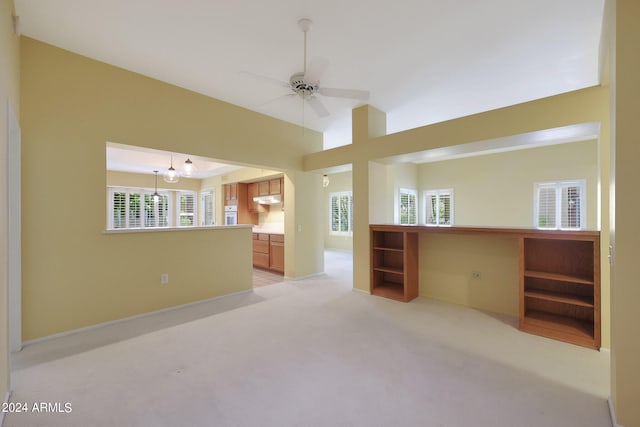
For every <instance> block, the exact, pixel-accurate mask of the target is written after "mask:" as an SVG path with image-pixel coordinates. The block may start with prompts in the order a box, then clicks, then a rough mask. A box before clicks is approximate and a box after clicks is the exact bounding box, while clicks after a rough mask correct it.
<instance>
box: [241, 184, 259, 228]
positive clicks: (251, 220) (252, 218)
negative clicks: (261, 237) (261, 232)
mask: <svg viewBox="0 0 640 427" xmlns="http://www.w3.org/2000/svg"><path fill="white" fill-rule="evenodd" d="M248 190H249V184H245V183H242V182H240V183H237V184H236V198H237V200H236V204H237V206H238V224H258V213H257V212H252V211H251V209H250V205H249V200H248V198H249V196H248V194H249V193H248ZM252 202H253V201H252Z"/></svg>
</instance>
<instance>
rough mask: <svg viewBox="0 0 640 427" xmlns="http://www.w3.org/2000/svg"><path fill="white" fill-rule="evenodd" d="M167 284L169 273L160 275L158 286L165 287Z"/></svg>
mask: <svg viewBox="0 0 640 427" xmlns="http://www.w3.org/2000/svg"><path fill="white" fill-rule="evenodd" d="M168 283H169V273H162V274H161V275H160V284H161V285H166V284H168Z"/></svg>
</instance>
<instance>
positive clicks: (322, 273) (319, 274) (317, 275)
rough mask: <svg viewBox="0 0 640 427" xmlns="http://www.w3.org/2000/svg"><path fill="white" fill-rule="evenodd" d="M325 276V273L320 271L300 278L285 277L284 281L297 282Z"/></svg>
mask: <svg viewBox="0 0 640 427" xmlns="http://www.w3.org/2000/svg"><path fill="white" fill-rule="evenodd" d="M326 275H327V273H325V272H324V271H321V272H320V273H313V274H307V275H306V276H300V277H288V276H285V279H286V280H291V281H294V282H297V281H298V280H306V279H313V278H315V277H324V276H326Z"/></svg>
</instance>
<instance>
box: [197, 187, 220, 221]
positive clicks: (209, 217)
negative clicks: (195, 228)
mask: <svg viewBox="0 0 640 427" xmlns="http://www.w3.org/2000/svg"><path fill="white" fill-rule="evenodd" d="M214 200H215V198H214V195H213V190H206V191H203V192H201V193H200V225H214V224H215V223H216V217H215V205H214Z"/></svg>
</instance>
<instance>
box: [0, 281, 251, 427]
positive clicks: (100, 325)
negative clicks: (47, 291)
mask: <svg viewBox="0 0 640 427" xmlns="http://www.w3.org/2000/svg"><path fill="white" fill-rule="evenodd" d="M248 293H253V288H251V289H247V290H246V291H239V292H233V293H230V294H225V295H220V296H217V297H212V298H207V299H203V300H199V301H193V302H188V303H186V304H180V305H174V306H172V307H167V308H161V309H160V310H154V311H149V312H147V313H142V314H136V315H134V316H129V317H123V318H122V319H116V320H110V321H108V322H104V323H97V324H95V325H91V326H85V327H84V328H78V329H72V330H70V331H65V332H60V333H57V334H53V335H47V336H46V337H40V338H36V339H33V340H29V341H25V342H24V345H25V346H26V345H31V344H37V343H41V342H45V341H49V340H53V339H56V338H62V337H66V336H68V335H74V334H78V333H80V332H87V331H91V330H94V329H99V328H103V327H105V326H111V325H116V324H118V323H122V322H127V321H129V320H135V319H140V318H144V317H149V316H153V315H156V314H160V313H166V312H169V311H174V310H180V309H182V308H187V307H191V306H194V305H198V304H204V303H208V302H212V301H216V300H219V299H223V298H228V297H232V296H237V295H243V294H248ZM1 425H2V424H0V426H1Z"/></svg>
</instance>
